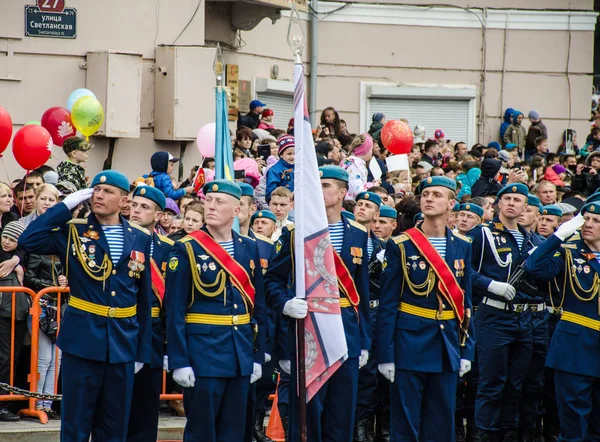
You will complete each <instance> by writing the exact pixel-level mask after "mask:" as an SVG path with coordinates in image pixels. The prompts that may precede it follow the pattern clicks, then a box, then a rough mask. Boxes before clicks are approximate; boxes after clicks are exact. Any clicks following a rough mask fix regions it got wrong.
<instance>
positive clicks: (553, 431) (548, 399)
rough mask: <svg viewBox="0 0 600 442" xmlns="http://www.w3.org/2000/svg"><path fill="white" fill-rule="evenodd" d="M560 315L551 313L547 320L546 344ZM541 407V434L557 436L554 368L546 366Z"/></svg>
mask: <svg viewBox="0 0 600 442" xmlns="http://www.w3.org/2000/svg"><path fill="white" fill-rule="evenodd" d="M559 319H560V316H559V315H557V314H551V315H550V320H549V321H548V346H549V345H550V341H551V340H552V335H553V334H554V330H556V324H558V321H559ZM542 405H543V407H542V409H543V421H544V425H543V435H544V437H546V436H554V437H556V436H558V434H559V432H560V419H559V417H558V406H557V404H556V387H555V385H554V369H552V368H550V367H546V368H545V369H544V393H543V400H542Z"/></svg>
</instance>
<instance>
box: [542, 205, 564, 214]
mask: <svg viewBox="0 0 600 442" xmlns="http://www.w3.org/2000/svg"><path fill="white" fill-rule="evenodd" d="M542 215H554V216H562V210H561V209H560V207H558V206H556V205H554V204H548V205H547V206H544V207H542Z"/></svg>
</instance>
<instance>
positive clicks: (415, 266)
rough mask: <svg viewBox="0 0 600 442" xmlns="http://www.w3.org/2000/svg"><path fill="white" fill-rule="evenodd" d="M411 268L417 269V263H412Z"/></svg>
mask: <svg viewBox="0 0 600 442" xmlns="http://www.w3.org/2000/svg"><path fill="white" fill-rule="evenodd" d="M412 268H413V270H417V263H416V262H413V263H412Z"/></svg>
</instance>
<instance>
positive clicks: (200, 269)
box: [196, 264, 202, 273]
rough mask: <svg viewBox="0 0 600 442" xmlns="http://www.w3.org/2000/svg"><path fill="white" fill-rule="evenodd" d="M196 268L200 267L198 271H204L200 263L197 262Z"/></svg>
mask: <svg viewBox="0 0 600 442" xmlns="http://www.w3.org/2000/svg"><path fill="white" fill-rule="evenodd" d="M196 268H197V269H198V273H202V267H201V266H200V264H196Z"/></svg>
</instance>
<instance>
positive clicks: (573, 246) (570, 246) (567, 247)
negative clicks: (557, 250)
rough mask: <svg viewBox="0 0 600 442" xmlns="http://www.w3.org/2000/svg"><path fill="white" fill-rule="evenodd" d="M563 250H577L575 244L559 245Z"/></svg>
mask: <svg viewBox="0 0 600 442" xmlns="http://www.w3.org/2000/svg"><path fill="white" fill-rule="evenodd" d="M560 246H561V247H562V248H563V249H573V250H577V244H569V243H566V244H561V245H560Z"/></svg>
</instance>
